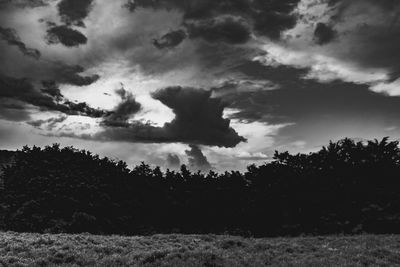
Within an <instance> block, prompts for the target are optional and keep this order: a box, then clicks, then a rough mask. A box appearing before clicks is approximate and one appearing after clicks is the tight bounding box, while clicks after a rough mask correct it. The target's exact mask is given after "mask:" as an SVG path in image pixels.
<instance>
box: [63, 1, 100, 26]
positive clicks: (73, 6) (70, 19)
mask: <svg viewBox="0 0 400 267" xmlns="http://www.w3.org/2000/svg"><path fill="white" fill-rule="evenodd" d="M92 3H93V0H61V2H60V3H58V5H57V7H58V13H59V14H60V16H61V20H62V21H63V22H65V23H67V24H74V25H77V26H84V23H83V19H85V18H86V17H87V15H88V14H89V12H90V10H91V6H92Z"/></svg>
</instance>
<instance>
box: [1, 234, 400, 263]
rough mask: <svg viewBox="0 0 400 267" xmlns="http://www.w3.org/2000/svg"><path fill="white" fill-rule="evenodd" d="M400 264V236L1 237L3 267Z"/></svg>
mask: <svg viewBox="0 0 400 267" xmlns="http://www.w3.org/2000/svg"><path fill="white" fill-rule="evenodd" d="M2 265H3V266H157V267H158V266H232V267H234V266H400V236H388V235H385V236H374V235H361V236H350V237H349V236H331V237H299V238H260V239H256V238H242V237H235V236H227V235H224V236H217V235H179V234H172V235H154V236H145V237H142V236H140V237H136V236H135V237H124V236H95V235H89V234H83V235H67V234H60V235H51V234H43V235H41V234H29V233H13V232H3V233H0V266H2Z"/></svg>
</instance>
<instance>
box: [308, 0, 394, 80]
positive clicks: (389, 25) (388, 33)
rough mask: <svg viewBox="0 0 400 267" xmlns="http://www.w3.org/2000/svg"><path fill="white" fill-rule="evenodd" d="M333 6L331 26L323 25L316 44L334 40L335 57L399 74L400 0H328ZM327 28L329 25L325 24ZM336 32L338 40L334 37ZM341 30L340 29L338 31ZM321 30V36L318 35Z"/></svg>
mask: <svg viewBox="0 0 400 267" xmlns="http://www.w3.org/2000/svg"><path fill="white" fill-rule="evenodd" d="M327 2H328V3H330V4H331V8H332V10H331V11H330V21H328V24H329V27H325V26H324V24H320V26H319V29H318V26H317V29H316V32H315V33H316V41H318V40H320V41H322V44H325V43H328V42H330V41H332V40H333V39H334V40H335V41H337V42H336V43H337V44H336V45H337V47H335V48H334V51H332V54H333V55H334V56H335V57H336V58H338V59H340V60H343V61H350V62H351V63H352V64H356V65H358V66H360V67H362V68H382V69H386V70H387V71H389V72H390V73H391V74H392V79H395V78H397V77H399V74H400V61H399V60H397V59H398V58H399V57H400V50H399V49H398V47H400V1H396V0H393V1H392V0H383V1H374V0H327ZM326 26H327V25H326ZM332 27H333V28H335V29H336V31H337V34H335V35H336V38H331V37H334V36H332V34H333V33H334V32H332ZM339 29H340V30H339ZM318 31H319V33H318Z"/></svg>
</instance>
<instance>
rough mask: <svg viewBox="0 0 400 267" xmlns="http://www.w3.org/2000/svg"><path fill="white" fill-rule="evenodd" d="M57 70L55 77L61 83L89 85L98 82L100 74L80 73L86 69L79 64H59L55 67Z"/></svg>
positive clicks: (55, 70)
mask: <svg viewBox="0 0 400 267" xmlns="http://www.w3.org/2000/svg"><path fill="white" fill-rule="evenodd" d="M53 70H54V72H55V74H54V76H55V77H54V78H55V79H56V80H57V81H58V82H59V83H64V84H71V85H76V86H87V85H90V84H92V83H94V82H96V81H97V80H98V79H99V78H100V76H99V75H97V74H94V75H90V76H82V75H80V73H82V72H84V71H85V69H84V68H83V67H82V66H79V65H65V64H62V63H60V64H57V65H55V66H54V67H53Z"/></svg>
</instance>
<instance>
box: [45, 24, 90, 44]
mask: <svg viewBox="0 0 400 267" xmlns="http://www.w3.org/2000/svg"><path fill="white" fill-rule="evenodd" d="M46 40H47V43H48V44H59V43H61V44H63V45H64V46H67V47H76V46H79V45H84V44H86V43H87V38H86V36H85V35H83V34H82V33H81V32H80V31H77V30H74V29H72V28H70V27H68V26H66V25H54V26H50V27H49V28H48V29H47V35H46Z"/></svg>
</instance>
